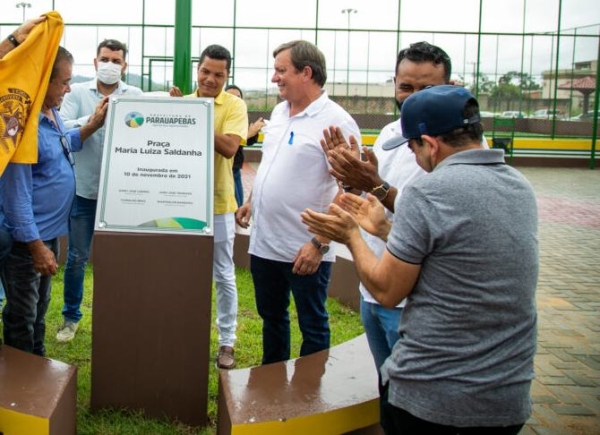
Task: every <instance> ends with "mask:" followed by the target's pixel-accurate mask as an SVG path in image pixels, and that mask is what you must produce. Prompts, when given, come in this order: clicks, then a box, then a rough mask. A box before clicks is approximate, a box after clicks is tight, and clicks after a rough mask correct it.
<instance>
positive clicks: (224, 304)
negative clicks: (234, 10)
mask: <svg viewBox="0 0 600 435" xmlns="http://www.w3.org/2000/svg"><path fill="white" fill-rule="evenodd" d="M230 68H231V54H230V53H229V50H227V49H226V48H224V47H222V46H220V45H209V46H208V47H206V48H205V49H204V51H203V52H202V54H201V55H200V62H199V64H198V89H196V91H195V92H194V93H193V94H191V95H187V96H186V97H199V98H214V99H215V151H216V152H215V166H214V174H215V198H214V201H215V218H214V243H215V245H214V254H213V279H214V280H215V286H216V291H217V330H218V333H219V352H218V354H217V367H219V368H223V369H232V368H233V367H235V358H234V350H233V346H234V343H235V339H236V336H235V329H236V326H237V323H236V318H237V288H236V285H235V268H234V264H233V240H234V238H235V211H236V210H237V203H236V201H235V194H234V187H233V186H234V183H233V174H232V167H233V156H234V155H235V153H236V151H237V149H238V147H239V146H240V144H241V143H242V141H243V140H245V138H246V134H247V132H248V113H247V109H246V103H244V101H243V100H242V99H241V98H238V97H236V96H234V95H231V94H229V93H227V92H224V91H223V86H224V85H225V83H226V82H227V79H228V78H229V71H230ZM170 94H171V96H182V94H181V91H180V90H179V89H178V88H176V87H173V88H172V89H171V91H170Z"/></svg>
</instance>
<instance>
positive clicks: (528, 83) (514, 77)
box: [498, 71, 542, 91]
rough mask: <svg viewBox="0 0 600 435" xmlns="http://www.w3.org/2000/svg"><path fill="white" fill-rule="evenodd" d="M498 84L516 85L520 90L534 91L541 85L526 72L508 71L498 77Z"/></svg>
mask: <svg viewBox="0 0 600 435" xmlns="http://www.w3.org/2000/svg"><path fill="white" fill-rule="evenodd" d="M498 84H512V85H517V86H518V87H519V88H520V89H521V90H522V91H535V90H537V89H542V87H541V86H540V85H539V84H537V83H536V82H535V80H534V79H533V77H531V76H530V75H529V74H528V73H525V72H519V71H509V72H507V73H506V74H504V75H503V76H502V77H500V79H498Z"/></svg>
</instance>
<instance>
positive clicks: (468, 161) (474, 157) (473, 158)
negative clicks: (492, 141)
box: [435, 148, 506, 171]
mask: <svg viewBox="0 0 600 435" xmlns="http://www.w3.org/2000/svg"><path fill="white" fill-rule="evenodd" d="M499 163H500V164H505V163H506V162H505V161H504V150H501V149H495V150H494V149H485V148H475V149H470V150H465V151H459V152H457V153H455V154H452V155H451V156H449V157H446V158H445V159H444V160H442V161H441V162H440V164H439V165H437V166H436V167H435V170H436V171H437V170H438V169H439V168H442V167H444V166H449V165H493V164H499Z"/></svg>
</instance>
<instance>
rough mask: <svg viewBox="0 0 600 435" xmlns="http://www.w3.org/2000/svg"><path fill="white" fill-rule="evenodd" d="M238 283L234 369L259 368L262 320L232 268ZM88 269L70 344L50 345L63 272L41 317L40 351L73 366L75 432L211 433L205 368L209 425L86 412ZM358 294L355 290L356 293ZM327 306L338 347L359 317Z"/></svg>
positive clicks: (213, 392)
mask: <svg viewBox="0 0 600 435" xmlns="http://www.w3.org/2000/svg"><path fill="white" fill-rule="evenodd" d="M236 272H237V284H238V299H239V312H238V330H237V336H238V340H237V343H236V358H237V364H238V365H237V367H238V368H243V367H251V366H255V365H258V364H260V358H261V356H262V341H261V328H262V322H261V320H260V317H259V316H258V314H257V312H256V308H255V305H254V287H253V284H252V277H251V275H250V272H249V271H247V270H245V269H237V271H236ZM92 284H93V276H92V268H91V266H88V269H87V271H86V277H85V293H84V301H83V304H82V312H83V319H82V320H81V322H80V324H79V330H78V331H77V335H76V337H75V339H74V340H73V341H71V342H70V343H66V344H62V343H58V342H57V341H56V331H57V330H58V327H59V326H60V323H61V322H62V316H61V314H60V313H61V309H62V288H63V269H62V268H61V269H60V271H59V273H58V274H57V275H56V277H55V279H54V281H53V283H52V301H51V303H50V308H49V310H48V314H47V316H46V325H47V331H46V351H47V356H48V357H49V358H52V359H55V360H59V361H63V362H66V363H69V364H73V365H76V366H77V367H78V377H77V429H78V433H79V434H81V435H125V434H126V435H138V434H139V435H162V434H164V435H175V434H180V435H192V434H194V435H196V434H213V433H215V431H216V419H217V394H218V371H217V369H215V368H214V365H212V364H211V365H210V372H209V392H208V418H209V426H207V427H204V428H193V427H189V426H186V425H184V424H181V423H177V422H164V421H157V420H153V419H149V418H146V417H144V415H143V414H142V413H141V412H139V411H131V410H101V411H96V412H91V411H90V409H89V406H90V385H91V379H90V377H91V349H92V343H91V320H92V316H91V307H92V287H93V285H92ZM357 291H358V290H357ZM212 306H213V323H212V325H213V326H212V328H211V355H214V354H215V353H216V347H217V332H216V328H215V326H214V308H215V301H214V291H213V304H212ZM327 308H328V310H329V314H330V323H331V345H332V346H335V345H337V344H340V343H343V342H345V341H348V340H350V339H351V338H354V337H356V336H357V335H359V334H361V333H362V332H363V328H362V325H361V323H360V316H359V315H358V313H355V312H353V311H352V310H350V309H349V308H347V307H345V306H343V305H341V304H339V303H338V302H337V301H336V300H334V299H329V300H328V302H327ZM291 324H292V358H296V357H297V356H298V353H299V348H300V343H301V336H300V332H299V330H298V326H297V317H296V312H295V308H294V307H293V306H292V308H291Z"/></svg>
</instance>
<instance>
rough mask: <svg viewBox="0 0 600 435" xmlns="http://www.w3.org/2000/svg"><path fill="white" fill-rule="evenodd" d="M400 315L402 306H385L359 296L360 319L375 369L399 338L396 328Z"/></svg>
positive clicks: (398, 325)
mask: <svg viewBox="0 0 600 435" xmlns="http://www.w3.org/2000/svg"><path fill="white" fill-rule="evenodd" d="M401 315H402V308H385V307H382V306H381V305H379V304H373V303H371V302H367V301H365V299H364V298H363V297H361V298H360V319H361V320H362V324H363V326H364V328H365V332H366V333H367V341H368V342H369V348H370V349H371V353H372V354H373V359H374V360H375V366H376V367H377V371H379V369H380V367H381V366H382V365H383V363H384V362H385V360H386V359H387V357H388V356H390V355H391V354H392V349H393V348H394V345H395V344H396V342H397V341H398V339H399V338H400V334H399V333H398V328H399V327H400V317H401Z"/></svg>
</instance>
